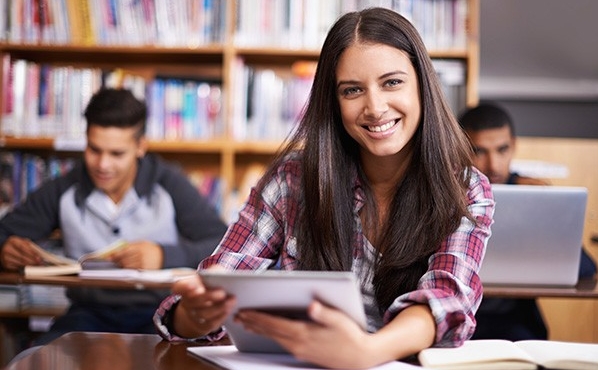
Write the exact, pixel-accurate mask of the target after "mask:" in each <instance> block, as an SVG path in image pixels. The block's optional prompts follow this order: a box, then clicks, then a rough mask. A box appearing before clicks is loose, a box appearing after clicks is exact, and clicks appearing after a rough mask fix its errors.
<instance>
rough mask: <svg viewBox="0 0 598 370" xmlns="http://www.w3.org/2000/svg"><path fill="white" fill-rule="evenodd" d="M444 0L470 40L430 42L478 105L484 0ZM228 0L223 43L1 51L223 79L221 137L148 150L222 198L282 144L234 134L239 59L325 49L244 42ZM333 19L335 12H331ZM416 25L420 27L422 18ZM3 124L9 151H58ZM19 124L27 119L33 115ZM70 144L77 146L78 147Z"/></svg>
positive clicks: (284, 64)
mask: <svg viewBox="0 0 598 370" xmlns="http://www.w3.org/2000/svg"><path fill="white" fill-rule="evenodd" d="M56 1H58V0H56ZM81 1H84V0H81ZM445 1H451V2H453V1H463V4H465V5H466V7H467V15H466V20H465V25H464V27H466V30H467V32H466V36H465V38H466V40H465V43H464V44H463V45H462V46H460V47H440V48H430V55H431V56H432V57H433V58H436V59H450V60H459V61H462V62H463V63H464V65H465V68H466V76H465V80H466V82H465V91H466V104H467V105H474V104H475V103H477V100H478V94H477V85H478V71H479V56H478V55H479V46H478V40H479V36H478V29H479V27H478V16H479V0H445ZM307 3H308V2H307V0H306V4H307ZM312 3H313V2H312ZM312 3H309V4H312ZM331 3H332V2H331ZM342 3H344V2H342V1H338V3H337V6H339V7H340V6H341V5H342ZM223 4H225V5H224V11H225V14H224V15H223V17H222V18H221V19H222V20H223V21H224V26H223V28H222V30H221V33H222V37H221V39H222V42H216V43H205V44H199V45H193V46H191V47H187V46H181V45H173V46H163V44H164V43H162V42H160V43H156V44H153V45H142V46H139V45H137V46H129V45H111V44H108V45H105V44H90V43H88V42H86V43H84V44H73V43H67V44H59V43H54V44H45V43H43V42H41V41H38V42H14V41H12V40H10V39H6V40H4V42H1V41H0V57H2V58H4V57H6V56H9V57H10V58H11V60H14V59H24V60H27V61H30V62H33V63H39V64H42V63H47V64H51V65H57V66H67V65H68V66H74V67H84V68H99V69H114V68H121V69H125V70H127V71H133V72H134V73H136V74H138V75H140V76H142V77H143V78H144V79H146V80H147V81H151V80H152V79H154V78H156V76H159V75H169V76H177V75H178V76H188V77H194V78H210V79H215V80H218V81H220V82H221V86H222V94H223V99H222V108H221V109H222V113H221V114H222V120H223V126H224V127H223V129H222V132H221V133H220V134H219V135H218V136H215V137H211V138H208V139H204V140H153V141H152V142H151V145H150V150H151V151H152V152H156V153H160V154H163V155H164V156H165V157H167V158H168V159H171V160H175V161H179V162H180V163H181V165H182V166H183V167H184V168H185V170H187V171H189V172H200V171H204V170H205V171H207V172H208V173H210V174H214V175H215V176H218V177H219V178H220V179H221V180H222V182H223V185H224V187H223V197H224V200H225V201H226V200H227V199H228V198H229V196H230V195H231V194H232V193H233V192H234V191H236V190H239V189H238V188H239V187H240V186H241V184H242V183H243V178H244V174H245V173H246V172H247V171H249V169H250V168H254V167H255V166H256V165H259V164H261V165H266V164H267V163H268V161H270V160H271V158H272V156H273V154H274V153H275V151H276V150H277V149H278V147H279V146H280V143H281V139H268V140H266V141H263V140H257V139H254V138H251V139H236V138H235V135H234V134H233V129H232V126H233V121H234V120H235V117H234V109H235V108H234V104H235V103H236V95H235V87H236V86H237V85H236V82H237V81H238V80H237V79H238V78H240V76H238V74H237V72H238V71H237V69H236V68H235V64H236V63H237V61H238V60H239V58H242V60H243V61H244V63H245V64H247V65H250V66H253V67H260V66H268V67H273V68H276V69H286V70H290V66H291V64H292V63H294V62H296V61H305V60H307V61H312V62H317V59H318V54H319V51H318V47H308V48H303V47H299V48H288V47H284V46H279V45H273V46H268V45H266V46H264V45H249V46H248V45H239V42H238V40H237V39H236V37H237V36H238V34H237V32H236V30H235V25H236V24H238V21H239V19H240V17H241V16H242V15H241V14H237V10H238V9H239V1H238V0H237V1H223ZM418 4H419V3H418ZM414 6H415V5H414ZM241 11H243V10H241ZM328 18H329V19H334V18H336V17H331V16H329V17H328ZM414 23H415V22H414ZM415 24H416V27H418V25H417V23H415ZM418 29H419V27H418ZM4 78H6V77H4ZM5 85H6V83H5V82H3V80H2V76H0V96H5V92H4V91H2V86H5ZM5 88H6V87H5ZM0 108H1V110H0V112H4V111H5V108H6V103H5V102H4V101H2V104H1V105H0ZM4 124H5V122H4V119H2V116H0V128H1V130H0V148H2V149H3V150H21V151H37V152H46V153H47V152H52V151H58V148H56V145H55V144H56V143H55V140H54V138H53V137H11V136H6V135H5V134H3V133H4ZM19 124H23V125H26V124H27V122H20V123H19ZM67 151H68V150H67ZM72 151H73V152H76V150H72Z"/></svg>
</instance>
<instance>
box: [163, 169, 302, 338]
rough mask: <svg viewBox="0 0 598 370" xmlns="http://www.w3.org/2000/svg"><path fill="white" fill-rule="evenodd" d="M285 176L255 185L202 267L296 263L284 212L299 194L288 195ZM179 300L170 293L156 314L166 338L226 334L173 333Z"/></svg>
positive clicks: (287, 265) (289, 265)
mask: <svg viewBox="0 0 598 370" xmlns="http://www.w3.org/2000/svg"><path fill="white" fill-rule="evenodd" d="M282 178H285V176H278V177H277V176H275V177H274V178H273V179H271V181H270V182H269V183H268V185H267V186H266V187H265V188H264V190H263V191H262V192H261V193H258V192H256V191H255V190H253V189H252V191H251V193H250V195H249V199H248V200H247V203H246V204H245V206H244V207H243V209H242V210H241V211H240V212H239V217H238V219H237V221H236V222H234V223H233V224H231V226H230V227H229V228H228V230H227V231H226V234H225V235H224V238H223V239H222V241H221V242H220V245H219V246H218V248H217V249H216V251H215V252H214V254H212V255H211V256H210V257H208V258H206V259H204V260H203V261H202V262H201V263H200V264H199V268H200V269H203V268H206V267H209V266H211V265H214V264H218V265H220V266H222V267H225V268H228V269H231V270H238V269H253V270H257V269H267V268H271V267H273V266H274V265H276V264H278V265H277V267H280V268H285V269H292V268H293V267H294V261H295V259H294V254H293V253H289V252H288V250H289V249H291V250H292V249H293V248H292V247H291V246H294V245H295V244H294V239H293V238H291V237H290V235H291V233H290V232H288V233H286V232H285V231H284V230H287V231H288V230H291V229H292V224H293V220H294V218H292V217H286V216H284V215H285V214H286V213H285V212H284V211H283V210H284V209H286V207H289V206H291V205H292V204H294V203H291V202H294V201H296V199H297V197H292V196H289V194H290V193H291V191H292V190H291V189H290V187H289V185H288V184H289V182H288V181H283V180H281V179H282ZM290 183H291V184H294V183H299V182H298V181H290ZM281 256H282V258H280V257H281ZM281 261H282V262H281ZM179 300H180V297H179V296H177V295H171V296H169V297H167V298H166V299H165V300H164V301H162V303H161V304H160V306H159V308H158V309H157V310H156V313H155V314H154V318H153V320H154V324H155V326H156V328H157V330H158V333H159V334H160V335H161V336H162V337H163V338H164V339H166V340H169V341H195V340H199V339H202V340H205V339H207V340H218V339H220V338H222V336H224V333H225V332H224V330H221V331H219V332H216V333H211V334H209V335H208V336H206V337H201V338H191V339H185V338H181V337H178V336H177V335H176V334H174V333H173V332H172V330H171V329H172V328H171V327H170V323H169V319H170V317H171V315H172V312H173V311H174V308H175V307H176V304H177V303H178V301H179Z"/></svg>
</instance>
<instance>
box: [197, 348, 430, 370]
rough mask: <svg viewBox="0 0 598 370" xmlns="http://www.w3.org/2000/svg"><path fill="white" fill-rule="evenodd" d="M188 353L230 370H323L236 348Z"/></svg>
mask: <svg viewBox="0 0 598 370" xmlns="http://www.w3.org/2000/svg"><path fill="white" fill-rule="evenodd" d="M187 351H188V352H190V353H191V354H193V355H195V356H197V357H200V358H203V359H205V360H206V361H209V362H212V363H215V364H216V365H219V366H222V367H224V368H226V369H228V370H274V369H294V370H321V369H322V368H321V367H317V366H315V365H312V364H309V363H306V362H301V361H299V360H296V359H295V358H294V357H293V356H291V355H287V354H266V353H244V352H239V351H238V350H237V349H236V348H235V346H233V345H230V346H198V347H189V348H187ZM371 369H372V370H404V369H406V370H409V369H420V370H421V369H422V368H421V367H419V366H415V365H411V364H407V363H405V362H399V361H393V362H388V363H386V364H384V365H380V366H376V367H373V368H371Z"/></svg>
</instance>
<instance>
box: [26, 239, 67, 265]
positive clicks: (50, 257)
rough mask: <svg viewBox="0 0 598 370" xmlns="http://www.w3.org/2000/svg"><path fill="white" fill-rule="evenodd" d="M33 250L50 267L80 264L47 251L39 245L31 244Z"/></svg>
mask: <svg viewBox="0 0 598 370" xmlns="http://www.w3.org/2000/svg"><path fill="white" fill-rule="evenodd" d="M31 245H32V246H33V249H35V251H36V252H37V253H39V255H40V256H41V257H42V260H43V261H44V262H45V263H46V264H48V265H77V264H78V262H77V261H75V260H74V259H71V258H68V257H64V256H59V255H57V254H54V253H52V252H48V251H47V250H45V249H43V248H42V247H40V246H39V245H37V244H35V243H31Z"/></svg>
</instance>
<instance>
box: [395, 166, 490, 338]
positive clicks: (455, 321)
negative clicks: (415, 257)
mask: <svg viewBox="0 0 598 370" xmlns="http://www.w3.org/2000/svg"><path fill="white" fill-rule="evenodd" d="M467 196H468V209H469V212H470V214H471V215H472V216H473V219H474V220H475V222H472V221H471V220H470V219H468V218H465V217H464V218H463V219H462V220H461V224H460V225H459V227H458V228H457V230H456V231H455V232H453V233H452V234H451V235H450V236H449V237H448V238H447V239H446V240H444V241H443V242H442V244H441V246H440V248H439V250H438V252H436V253H434V254H433V255H432V256H431V257H430V259H429V261H428V270H427V272H426V273H425V274H424V275H423V276H422V277H421V279H420V280H419V282H418V287H417V289H416V290H414V291H412V292H409V293H406V294H404V295H401V296H400V297H398V298H397V299H396V300H395V301H394V302H393V304H392V305H391V306H390V307H389V309H388V310H387V311H386V313H385V316H384V320H385V322H389V321H390V320H392V319H393V318H394V317H395V316H396V315H397V314H398V313H399V312H400V311H402V310H403V309H405V308H406V307H408V306H411V305H413V304H426V305H428V306H429V307H430V309H431V312H432V315H433V316H434V319H435V321H436V340H435V343H434V346H435V347H454V346H459V345H461V344H462V343H463V341H465V340H467V339H469V338H470V337H471V336H472V335H473V332H474V330H475V325H476V323H475V313H476V311H477V309H478V307H479V305H480V303H481V300H482V293H483V287H482V282H481V280H480V277H479V275H478V271H479V269H480V266H481V262H482V259H483V257H484V254H485V252H486V245H487V243H488V239H489V237H490V234H491V231H490V226H491V225H492V220H493V215H494V199H493V196H492V189H491V186H490V183H489V182H488V179H487V178H486V177H485V176H484V175H482V174H480V173H479V172H478V171H476V170H475V169H474V172H473V175H472V178H471V183H470V187H469V190H468V192H467Z"/></svg>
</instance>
